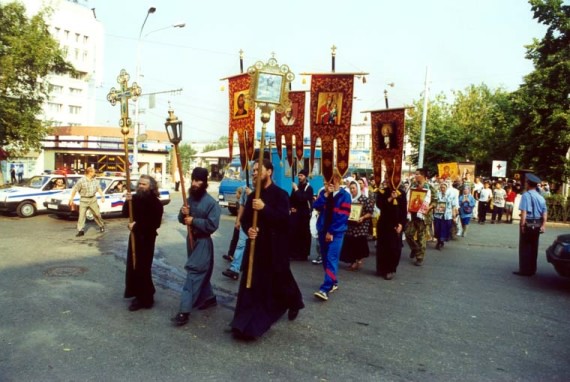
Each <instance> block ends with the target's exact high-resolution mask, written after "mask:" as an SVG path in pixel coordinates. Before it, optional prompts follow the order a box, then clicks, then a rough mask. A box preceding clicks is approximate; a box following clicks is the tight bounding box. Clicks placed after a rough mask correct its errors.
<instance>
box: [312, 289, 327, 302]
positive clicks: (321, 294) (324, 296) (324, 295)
mask: <svg viewBox="0 0 570 382" xmlns="http://www.w3.org/2000/svg"><path fill="white" fill-rule="evenodd" d="M313 295H314V296H315V297H316V298H320V299H321V300H323V301H327V300H328V299H329V296H328V294H327V292H323V291H322V290H318V291H316V292H315V293H313Z"/></svg>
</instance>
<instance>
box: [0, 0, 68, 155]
mask: <svg viewBox="0 0 570 382" xmlns="http://www.w3.org/2000/svg"><path fill="white" fill-rule="evenodd" d="M49 12H50V10H49V9H48V8H44V9H43V10H42V11H40V12H39V13H38V14H36V15H35V16H32V17H31V18H28V17H27V16H26V14H25V8H24V6H23V5H22V4H20V3H17V2H13V3H7V4H0V147H1V146H7V147H6V149H7V151H8V152H9V153H10V155H11V156H18V155H21V154H23V153H25V152H27V151H29V150H30V149H39V148H40V147H41V140H42V138H43V137H45V136H46V135H47V134H48V129H47V126H46V125H45V123H44V122H42V121H41V120H39V119H38V118H39V116H40V114H41V110H42V104H43V103H44V101H45V100H46V98H47V94H48V89H49V83H48V81H47V80H46V77H47V75H48V74H50V73H56V74H62V73H68V72H70V73H72V72H73V67H72V66H71V65H70V64H69V63H67V62H66V61H65V60H64V58H63V57H64V56H63V53H62V51H61V50H60V48H59V44H58V42H57V41H56V40H55V39H54V38H53V37H52V36H51V35H50V34H49V31H48V26H47V24H46V22H45V18H46V17H47V16H48V14H49Z"/></svg>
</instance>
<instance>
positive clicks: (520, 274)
mask: <svg viewBox="0 0 570 382" xmlns="http://www.w3.org/2000/svg"><path fill="white" fill-rule="evenodd" d="M513 275H517V276H522V277H530V276H534V273H522V272H519V271H514V272H513Z"/></svg>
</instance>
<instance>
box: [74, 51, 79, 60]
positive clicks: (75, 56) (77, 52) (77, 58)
mask: <svg viewBox="0 0 570 382" xmlns="http://www.w3.org/2000/svg"><path fill="white" fill-rule="evenodd" d="M74 58H75V59H76V60H79V49H75V55H74Z"/></svg>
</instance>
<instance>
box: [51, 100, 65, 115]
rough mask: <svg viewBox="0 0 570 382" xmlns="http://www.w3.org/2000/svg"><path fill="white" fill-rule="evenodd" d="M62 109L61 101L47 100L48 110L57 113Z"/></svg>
mask: <svg viewBox="0 0 570 382" xmlns="http://www.w3.org/2000/svg"><path fill="white" fill-rule="evenodd" d="M62 109H63V105H62V104H61V103H55V102H48V110H49V111H51V112H54V113H59V112H61V110H62Z"/></svg>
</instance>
